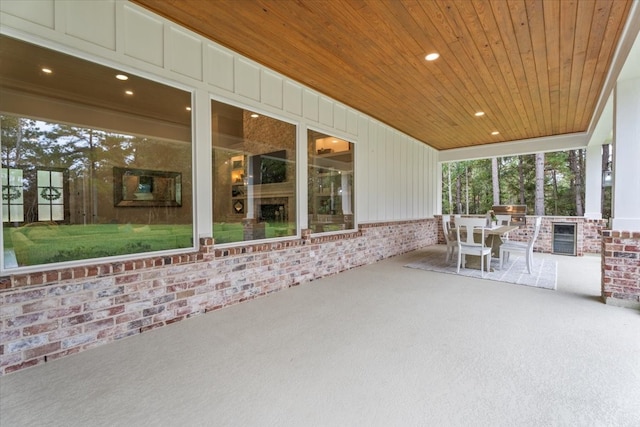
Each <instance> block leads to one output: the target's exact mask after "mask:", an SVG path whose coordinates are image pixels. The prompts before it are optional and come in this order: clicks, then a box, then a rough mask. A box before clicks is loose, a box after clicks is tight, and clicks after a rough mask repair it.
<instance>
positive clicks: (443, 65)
mask: <svg viewBox="0 0 640 427" xmlns="http://www.w3.org/2000/svg"><path fill="white" fill-rule="evenodd" d="M133 1H134V2H135V3H138V4H140V5H142V6H144V7H146V8H148V9H150V10H152V11H154V12H156V13H158V14H160V15H163V16H165V17H167V18H168V19H170V20H173V21H175V22H177V23H179V24H182V25H183V26H185V27H187V28H190V29H192V30H194V31H196V32H198V33H200V34H202V35H204V36H206V37H208V38H209V39H211V40H214V41H216V42H218V43H220V44H221V45H223V46H226V47H228V48H230V49H232V50H234V51H236V52H238V53H240V54H243V55H245V56H247V57H249V58H251V59H253V60H255V61H257V62H259V63H261V64H263V65H265V66H267V67H269V68H271V69H273V70H276V71H278V72H280V73H281V74H283V75H286V76H288V77H290V78H292V79H295V80H297V81H299V82H301V83H303V84H305V85H307V86H309V87H311V88H314V89H315V90H317V91H319V92H322V93H324V94H326V95H328V96H331V97H332V98H334V99H336V100H338V101H340V102H342V103H344V104H346V105H349V106H351V107H353V108H356V109H358V110H360V111H362V112H364V113H366V114H368V115H370V116H372V117H374V118H376V119H378V120H380V121H382V122H384V123H387V124H388V125H390V126H392V127H394V128H396V129H398V130H400V131H402V132H404V133H406V134H408V135H411V136H412V137H414V138H416V139H418V140H421V141H423V142H425V143H426V144H428V145H430V146H432V147H434V148H436V149H438V150H447V149H453V148H460V147H468V146H474V145H481V144H490V143H497V142H505V141H512V140H520V139H527V138H536V137H545V136H552V135H561V134H567V133H574V132H584V131H586V130H587V127H588V126H589V123H590V120H591V118H592V116H593V113H594V110H595V107H596V103H597V101H598V97H599V95H600V92H601V91H602V88H603V85H604V81H605V78H606V76H607V72H608V70H609V67H610V66H611V62H612V57H613V54H614V51H615V48H616V45H617V42H618V39H619V37H620V34H621V32H622V29H623V27H624V24H625V21H626V19H627V16H628V14H629V9H630V6H631V3H632V1H631V0H527V1H525V0H508V1H505V0H453V1H445V0H309V1H305V0H297V1H294V0H277V1H276V0H215V1H202V0H133ZM431 52H437V53H439V54H440V58H439V59H437V60H435V61H432V62H428V61H425V55H426V54H428V53H431ZM479 111H482V112H484V113H485V114H484V115H483V116H481V117H476V116H475V113H476V112H479ZM492 132H499V134H497V135H492Z"/></svg>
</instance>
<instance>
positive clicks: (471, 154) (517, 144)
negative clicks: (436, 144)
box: [438, 132, 588, 162]
mask: <svg viewBox="0 0 640 427" xmlns="http://www.w3.org/2000/svg"><path fill="white" fill-rule="evenodd" d="M587 142H588V135H587V134H586V133H585V132H581V133H572V134H567V135H558V136H549V137H543V138H531V139H522V140H519V141H512V142H501V143H498V144H487V145H479V146H475V147H464V148H455V149H452V150H446V151H439V152H438V161H439V162H455V161H459V160H474V159H487V158H491V157H507V156H515V155H520V154H534V153H546V152H553V151H565V150H577V149H580V148H585V147H586V146H587Z"/></svg>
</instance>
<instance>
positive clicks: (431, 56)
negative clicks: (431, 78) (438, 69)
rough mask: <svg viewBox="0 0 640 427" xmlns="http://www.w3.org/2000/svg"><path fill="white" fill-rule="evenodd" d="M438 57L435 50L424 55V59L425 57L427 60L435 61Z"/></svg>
mask: <svg viewBox="0 0 640 427" xmlns="http://www.w3.org/2000/svg"><path fill="white" fill-rule="evenodd" d="M438 58H440V54H439V53H435V52H433V53H430V54H428V55H427V56H425V57H424V59H426V60H427V61H435V60H436V59H438Z"/></svg>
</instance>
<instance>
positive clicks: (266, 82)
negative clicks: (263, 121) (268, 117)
mask: <svg viewBox="0 0 640 427" xmlns="http://www.w3.org/2000/svg"><path fill="white" fill-rule="evenodd" d="M261 75H262V82H261V84H260V90H261V92H262V96H261V99H262V102H264V103H265V104H267V105H271V106H272V107H276V108H278V109H280V110H282V97H283V94H282V84H283V80H282V77H281V76H280V75H279V74H275V73H272V72H271V71H268V70H263V71H262V74H261Z"/></svg>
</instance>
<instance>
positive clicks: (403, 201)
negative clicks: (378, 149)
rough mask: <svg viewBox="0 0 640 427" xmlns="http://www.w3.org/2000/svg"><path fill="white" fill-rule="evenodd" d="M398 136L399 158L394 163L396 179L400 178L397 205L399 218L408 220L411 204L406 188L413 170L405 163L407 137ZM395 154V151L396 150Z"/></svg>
mask: <svg viewBox="0 0 640 427" xmlns="http://www.w3.org/2000/svg"><path fill="white" fill-rule="evenodd" d="M398 136H399V141H398V142H399V143H400V146H399V147H398V148H399V151H400V153H399V154H400V156H398V157H399V159H398V160H396V163H397V164H398V177H399V178H400V182H399V183H398V185H399V188H398V189H399V190H400V191H399V193H400V194H399V195H400V201H399V203H398V205H399V206H400V212H399V214H400V216H399V218H410V217H411V215H410V214H409V212H410V211H409V204H410V203H411V199H410V198H409V192H408V188H409V172H413V168H412V167H411V165H410V164H409V163H408V162H407V150H408V148H409V147H408V145H409V139H408V138H407V137H403V136H402V135H398ZM396 152H397V150H396ZM396 193H398V191H396Z"/></svg>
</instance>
